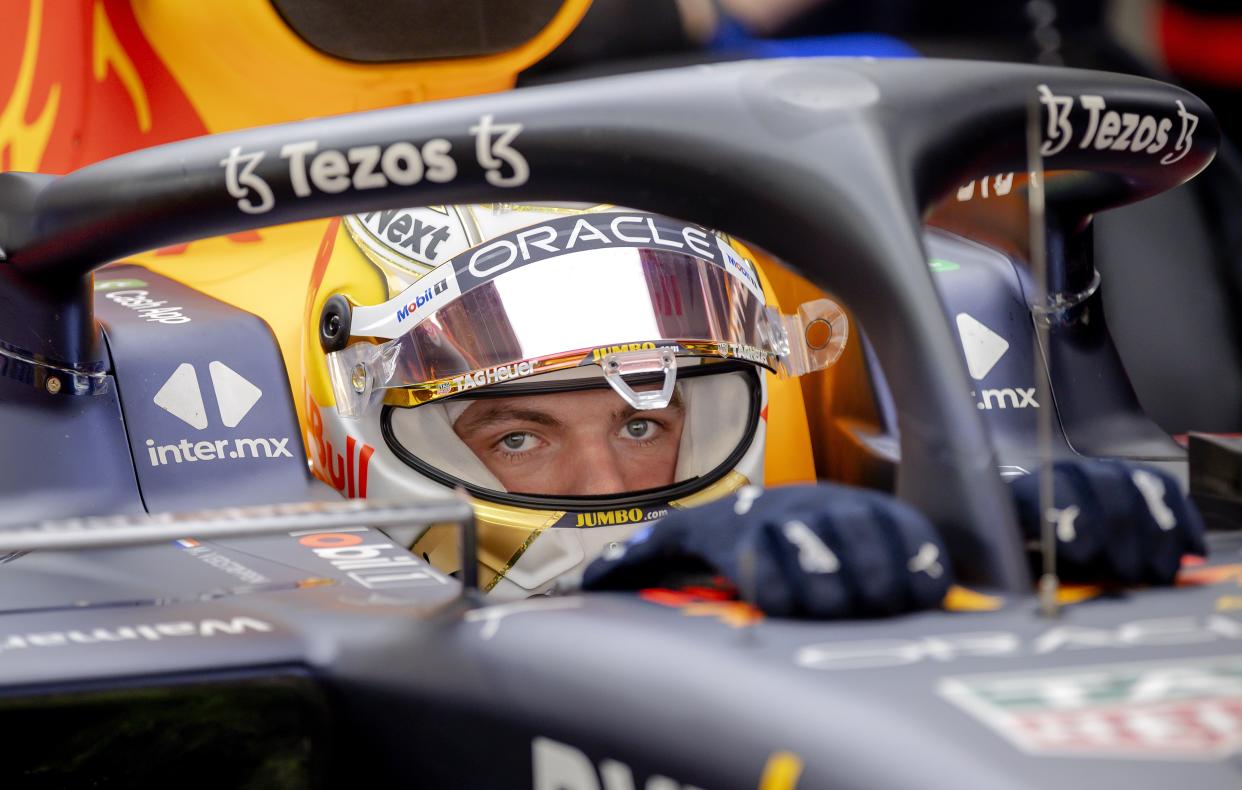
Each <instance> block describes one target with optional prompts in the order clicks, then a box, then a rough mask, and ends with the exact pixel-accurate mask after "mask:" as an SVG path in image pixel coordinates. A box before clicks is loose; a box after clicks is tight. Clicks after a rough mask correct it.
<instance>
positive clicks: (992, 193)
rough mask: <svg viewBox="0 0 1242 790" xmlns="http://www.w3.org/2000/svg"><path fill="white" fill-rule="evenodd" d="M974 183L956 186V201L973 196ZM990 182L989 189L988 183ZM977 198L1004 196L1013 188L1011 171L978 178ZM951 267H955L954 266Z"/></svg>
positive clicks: (985, 198)
mask: <svg viewBox="0 0 1242 790" xmlns="http://www.w3.org/2000/svg"><path fill="white" fill-rule="evenodd" d="M975 183H976V182H974V181H969V182H967V183H965V184H963V185H962V186H960V187H958V188H957V202H958V203H965V202H966V201H968V200H971V199H973V198H974V196H975ZM989 183H991V189H989V188H988V184H989ZM978 184H979V198H980V199H981V200H987V199H988V198H989V197H1004V196H1005V195H1008V194H1009V192H1010V191H1011V190H1012V189H1013V173H999V174H997V175H994V176H986V177H984V178H980V179H979V180H978ZM953 268H955V269H956V268H957V267H956V266H954V267H953Z"/></svg>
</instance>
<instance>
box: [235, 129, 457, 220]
mask: <svg viewBox="0 0 1242 790" xmlns="http://www.w3.org/2000/svg"><path fill="white" fill-rule="evenodd" d="M451 148H452V146H451V144H450V143H449V141H448V140H445V139H443V138H440V137H437V138H435V139H433V140H428V141H427V142H425V143H423V145H422V147H421V148H419V147H418V146H416V145H414V143H410V142H405V141H404V140H403V141H399V142H395V143H391V144H389V145H387V146H379V145H360V146H355V147H353V148H349V149H347V150H345V151H338V150H336V149H334V148H326V149H324V150H322V151H320V150H319V142H318V141H317V140H304V141H301V142H296V143H287V144H285V145H284V146H282V147H281V149H280V158H281V159H287V160H288V161H289V184H290V186H292V187H293V193H294V194H295V195H297V196H298V197H300V198H304V197H310V196H311V195H313V194H315V192H327V193H329V194H337V193H340V192H344V191H345V190H347V189H349V188H350V187H351V186H352V187H353V188H354V189H358V190H362V189H380V188H382V187H386V186H389V185H390V184H399V185H401V186H411V185H413V184H417V183H418V182H419V181H422V180H423V179H424V178H426V179H427V180H428V181H435V182H437V183H441V184H444V183H448V182H449V181H452V180H453V179H454V178H455V177H456V176H457V163H456V162H454V161H453V158H452V157H451V156H450V155H449V150H450V149H451ZM266 156H267V152H266V151H254V152H250V153H243V152H242V150H241V148H240V147H234V148H232V149H230V150H229V155H228V156H227V157H225V158H224V159H221V160H220V165H221V166H222V167H223V168H224V180H225V187H226V188H227V189H228V191H229V194H230V195H232V196H233V197H235V198H237V207H238V208H239V209H241V210H242V211H243V212H245V213H247V214H264V213H266V212H268V211H271V210H272V207H273V206H274V205H276V198H275V195H274V194H273V193H272V188H271V186H270V185H269V184H268V183H267V181H266V180H264V179H263V177H262V176H260V175H259V174H258V173H256V172H255V168H256V167H258V165H259V163H260V162H262V161H263V159H264V157H266Z"/></svg>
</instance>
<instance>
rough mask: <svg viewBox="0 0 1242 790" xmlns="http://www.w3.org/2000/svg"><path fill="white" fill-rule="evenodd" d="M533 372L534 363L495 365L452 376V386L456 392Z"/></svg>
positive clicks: (518, 377) (517, 377)
mask: <svg viewBox="0 0 1242 790" xmlns="http://www.w3.org/2000/svg"><path fill="white" fill-rule="evenodd" d="M533 372H535V363H533V362H516V363H514V364H512V365H496V366H495V367H490V368H484V369H482V370H476V371H474V372H473V373H466V374H464V375H461V376H456V377H454V378H453V387H454V389H455V390H456V391H457V392H463V391H465V390H470V389H474V388H475V387H483V386H486V385H488V384H496V383H499V382H502V381H510V380H512V379H520V378H522V377H524V376H529V375H530V374H531V373H533Z"/></svg>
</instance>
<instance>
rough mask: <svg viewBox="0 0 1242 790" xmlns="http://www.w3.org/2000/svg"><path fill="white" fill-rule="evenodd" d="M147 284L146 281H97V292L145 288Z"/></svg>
mask: <svg viewBox="0 0 1242 790" xmlns="http://www.w3.org/2000/svg"><path fill="white" fill-rule="evenodd" d="M146 286H147V283H146V281H145V280H133V279H130V280H96V281H95V290H96V291H117V290H120V289H122V288H126V289H128V288H145V287H146Z"/></svg>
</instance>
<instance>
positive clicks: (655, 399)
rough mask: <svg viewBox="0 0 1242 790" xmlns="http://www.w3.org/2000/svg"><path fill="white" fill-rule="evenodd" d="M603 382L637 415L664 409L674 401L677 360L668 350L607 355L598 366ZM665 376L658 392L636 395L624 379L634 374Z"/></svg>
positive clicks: (670, 350)
mask: <svg viewBox="0 0 1242 790" xmlns="http://www.w3.org/2000/svg"><path fill="white" fill-rule="evenodd" d="M599 365H600V367H602V368H603V369H604V380H605V381H607V382H608V385H609V386H610V387H612V389H613V392H616V393H617V394H618V395H620V396H621V399H622V400H624V401H625V402H626V403H628V404H630V406H632V407H634V408H635V409H637V410H638V411H649V410H652V409H663V408H665V407H666V406H668V405H669V403H671V402H672V400H673V388H674V387H675V386H676V384H677V356H676V355H675V354H674V353H673V350H672V349H669V348H656V349H644V350H636V351H620V352H617V353H615V354H608V355H607V356H605V357H604V358H603V359H602V360H600V362H599ZM660 372H662V373H664V385H663V386H662V387H660V389H658V390H645V391H643V392H636V391H635V390H634V388H633V387H631V386H630V385H629V384H628V383H627V382H626V381H625V378H624V376H626V375H631V374H636V373H660Z"/></svg>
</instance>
